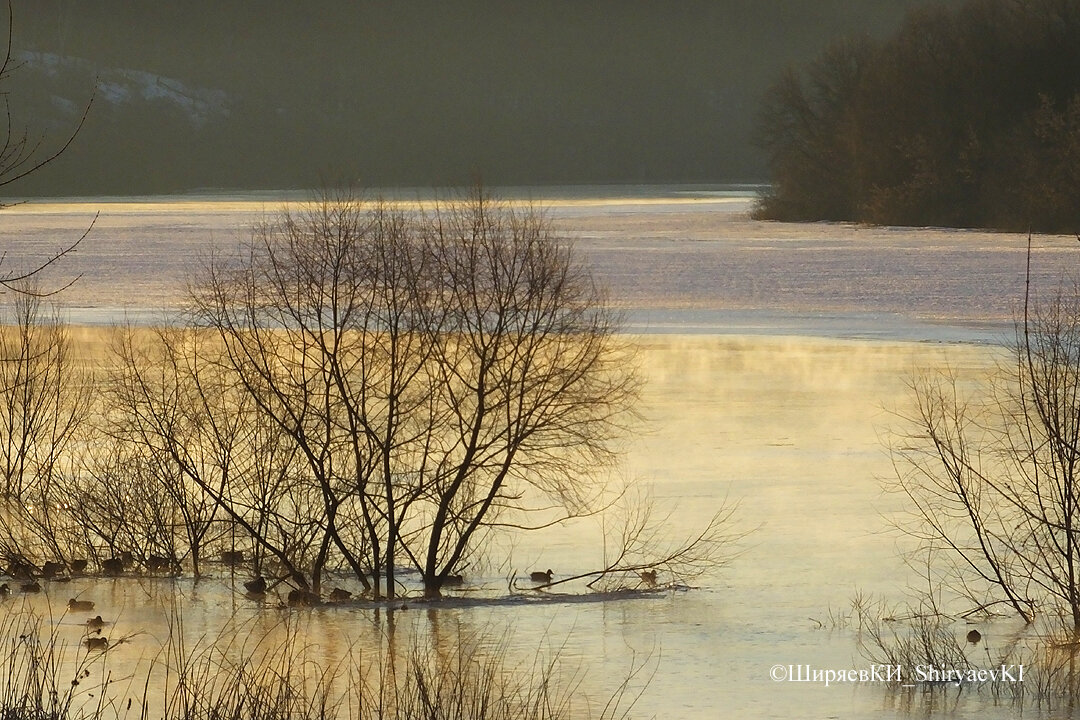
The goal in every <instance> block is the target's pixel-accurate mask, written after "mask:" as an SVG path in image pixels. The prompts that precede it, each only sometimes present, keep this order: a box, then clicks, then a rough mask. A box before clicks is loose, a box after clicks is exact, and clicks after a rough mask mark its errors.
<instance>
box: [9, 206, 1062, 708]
mask: <svg viewBox="0 0 1080 720" xmlns="http://www.w3.org/2000/svg"><path fill="white" fill-rule="evenodd" d="M280 199H281V198H280V196H278V197H268V196H247V197H244V196H234V197H198V198H184V199H177V198H163V199H149V200H140V201H138V202H131V203H127V202H112V201H110V202H91V201H86V202H77V203H56V204H46V203H37V202H34V203H27V204H25V205H21V206H18V207H15V208H11V209H9V210H6V211H5V213H6V221H7V222H6V223H5V224H4V226H3V228H2V230H3V233H2V238H0V242H2V243H3V245H4V247H6V248H7V249H8V256H7V259H6V260H5V262H6V263H10V265H9V267H13V268H15V267H20V266H22V265H24V264H30V263H32V262H34V261H35V259H37V258H41V257H43V256H45V255H47V254H48V253H49V252H50V251H53V250H55V249H57V248H58V247H59V246H61V245H62V244H63V243H64V241H65V239H67V238H70V239H74V238H76V237H78V235H79V234H81V232H83V230H85V228H86V227H87V225H88V224H89V221H90V219H91V218H92V217H93V215H94V213H95V212H97V211H99V210H100V212H101V215H100V217H99V219H98V220H97V223H96V225H95V227H94V230H93V232H92V233H91V234H90V236H89V237H88V238H87V239H86V240H85V241H84V243H83V244H82V245H81V246H80V247H79V249H78V251H77V252H76V253H75V254H74V255H73V256H72V257H71V258H69V259H68V260H65V262H64V263H63V265H62V267H60V268H58V269H57V271H56V272H51V274H50V277H49V278H47V279H45V282H52V281H56V282H59V281H60V280H62V279H63V278H65V277H67V278H70V277H71V276H72V275H76V274H81V276H82V277H81V279H80V280H79V281H78V282H77V283H76V284H75V285H74V286H73V287H72V288H70V289H69V290H67V291H65V292H64V294H63V296H62V302H63V305H64V307H65V312H66V313H67V314H68V316H69V317H70V318H71V320H72V321H73V322H75V323H89V324H91V325H106V324H109V323H116V322H120V321H123V320H124V319H134V320H136V321H139V322H149V321H152V320H153V319H154V318H155V317H160V314H161V313H165V314H170V313H173V312H175V311H176V310H177V309H178V308H179V307H180V306H181V305H182V300H183V296H184V281H185V277H186V273H187V272H188V271H189V270H190V269H191V268H192V267H193V266H194V265H195V264H196V263H197V258H198V256H199V255H200V254H204V253H207V252H209V251H210V250H211V248H214V247H219V248H222V249H224V251H226V252H228V251H229V250H231V249H232V248H235V247H236V246H237V243H238V242H239V241H240V240H241V239H242V238H243V237H245V235H246V233H247V228H248V226H249V225H250V224H251V223H252V222H253V221H255V220H257V219H259V218H260V217H263V216H264V215H265V214H267V213H272V212H273V211H274V210H275V208H276V207H277V206H278V204H279V201H280ZM534 199H535V198H534ZM402 201H403V202H404V201H410V199H409V198H404V199H403V200H402ZM541 201H542V202H541V204H542V205H543V207H544V208H546V212H547V213H548V214H549V215H550V217H551V219H552V221H553V222H554V223H555V224H556V226H557V227H558V228H560V230H561V231H563V232H565V233H566V234H567V235H569V236H571V237H573V238H575V239H576V243H577V247H578V249H579V250H580V251H581V252H582V254H583V256H584V258H585V260H586V262H587V263H588V264H589V266H590V268H591V269H592V271H593V272H594V274H595V275H596V276H597V277H598V279H599V280H600V281H601V282H602V283H604V284H605V285H606V286H607V287H608V288H609V290H610V293H611V297H612V299H613V300H614V301H615V303H616V304H617V305H618V306H620V307H621V308H623V309H624V310H625V312H626V317H627V332H629V333H632V334H634V335H636V336H637V337H636V338H635V342H636V343H638V344H639V346H640V350H641V364H642V373H643V375H644V376H645V379H646V385H645V387H644V391H643V397H642V400H641V405H640V411H641V414H642V420H641V423H640V426H639V427H637V428H635V431H634V433H633V437H632V438H631V439H630V440H629V441H628V442H627V445H626V450H627V454H626V458H625V462H624V465H623V467H622V468H620V470H619V472H621V473H623V474H624V475H625V476H626V477H628V478H634V479H636V480H637V481H639V482H641V483H642V484H643V485H645V486H647V487H649V488H650V490H651V493H652V495H653V497H654V498H655V499H656V501H657V503H658V505H659V506H660V507H661V508H663V509H665V510H668V511H670V512H672V518H673V532H679V531H684V530H685V529H686V528H692V527H695V526H700V525H701V524H703V523H704V522H706V521H707V520H708V518H709V517H710V516H711V515H712V513H713V512H714V511H715V510H716V509H717V508H718V507H719V506H720V504H721V503H722V502H723V501H724V499H725V498H731V499H735V500H738V501H739V502H740V503H741V507H740V510H739V513H738V515H737V517H738V522H739V524H740V525H741V526H742V527H744V528H746V529H750V528H757V529H756V531H755V532H754V533H753V534H752V535H751V536H750V537H749V538H748V539H747V540H746V541H745V543H744V545H743V547H742V548H741V549H742V554H741V556H739V557H738V558H737V559H736V560H735V561H733V562H732V563H731V564H730V565H729V566H728V567H724V568H721V569H718V570H717V571H715V572H712V573H709V574H708V575H706V576H705V577H703V578H702V579H701V580H700V582H699V585H700V587H698V588H697V589H694V590H691V591H688V592H673V593H671V594H669V595H664V596H663V597H660V598H655V599H648V600H613V601H608V602H602V603H591V604H572V603H566V604H550V605H543V606H522V605H515V606H492V607H471V608H454V609H445V610H428V609H421V608H419V607H411V608H410V609H408V610H404V611H396V613H395V617H396V622H397V623H398V627H399V628H402V629H403V632H402V637H403V638H404V637H408V636H409V635H410V634H418V635H420V636H421V637H425V638H428V639H429V640H430V639H431V638H433V637H434V638H436V640H437V641H438V642H452V641H453V637H454V633H457V632H462V633H482V632H491V631H492V630H493V629H494V631H495V632H497V633H500V634H501V633H507V638H508V643H509V646H510V648H511V650H512V652H513V653H515V654H517V656H518V657H521V658H529V657H532V655H533V654H534V653H535V652H536V650H537V649H538V648H547V649H553V648H557V649H558V652H559V653H560V654H561V655H562V657H564V658H565V659H569V660H570V661H571V662H573V663H580V666H581V667H582V668H584V669H585V670H586V671H587V675H586V679H585V681H584V683H583V686H582V687H583V689H584V690H585V691H586V692H587V693H589V694H590V695H592V696H595V697H600V696H602V695H603V694H604V693H605V692H608V691H610V690H611V689H612V688H611V686H610V682H611V679H612V678H616V677H621V676H622V675H623V674H625V672H626V671H627V670H628V669H629V667H631V666H632V664H633V663H634V662H640V660H641V659H642V658H645V657H651V658H654V659H655V662H656V669H655V674H653V675H652V678H651V681H650V682H649V686H648V687H647V688H646V690H645V692H644V695H643V696H642V698H641V700H640V703H639V705H638V708H637V709H636V711H635V713H634V716H635V717H650V716H653V715H655V716H656V717H661V718H667V717H687V718H691V717H693V718H714V717H777V718H790V717H804V716H807V715H813V716H841V717H843V716H851V717H863V716H867V715H869V714H871V713H873V714H875V716H885V717H907V716H908V715H907V714H906V710H905V708H904V702H903V701H902V699H901V698H898V697H897V696H892V695H889V694H887V692H886V690H885V689H884V688H883V687H881V686H879V685H874V684H867V685H861V686H854V685H850V684H849V685H841V686H836V687H830V688H824V687H820V686H816V685H813V686H811V685H800V684H798V683H776V682H773V681H772V680H771V679H770V677H769V670H770V668H771V667H772V666H773V665H775V664H778V663H779V664H784V665H787V664H812V665H814V666H817V667H836V668H848V667H856V668H858V667H862V666H864V665H866V664H867V663H865V662H864V661H863V660H861V659H860V657H859V656H858V652H857V648H856V646H855V642H854V639H853V636H852V633H851V632H847V631H842V630H829V629H818V628H817V626H816V625H815V623H814V621H813V620H812V619H811V618H818V619H820V618H823V617H825V616H826V614H827V613H828V612H829V610H830V609H831V608H832V609H835V608H841V607H844V606H846V605H847V604H848V602H849V600H850V598H851V596H852V594H853V593H854V592H855V591H856V590H863V591H865V592H871V593H880V594H882V595H885V596H888V597H892V598H894V599H902V597H903V593H904V589H905V587H906V585H907V583H908V582H909V581H910V577H911V576H910V572H909V571H908V570H907V568H906V567H905V566H904V564H903V562H902V560H901V559H900V557H899V551H900V550H902V549H903V541H902V540H901V539H899V538H898V537H897V536H895V535H894V534H891V533H890V532H889V519H890V518H892V517H894V516H895V515H896V513H898V512H900V511H901V510H902V507H901V506H900V504H899V501H898V500H897V499H896V498H895V497H892V496H889V495H886V494H884V493H883V492H882V490H881V482H882V480H884V479H887V478H888V477H890V476H891V474H892V473H893V472H894V469H893V467H892V464H891V460H890V458H889V455H888V452H887V447H886V440H887V437H888V432H889V430H890V428H895V427H898V426H900V425H902V420H901V419H900V417H899V415H898V413H900V414H902V413H903V412H904V411H905V409H906V408H908V407H909V405H908V403H909V402H910V391H909V389H908V386H907V379H908V378H909V377H910V373H911V372H912V371H913V370H914V369H915V368H918V367H942V366H944V365H946V364H948V365H949V366H950V367H952V368H954V369H955V370H956V371H957V372H959V373H960V374H961V375H962V376H967V377H977V376H978V375H979V374H980V373H982V372H985V371H986V370H987V369H989V368H990V367H992V366H993V364H994V362H995V361H996V360H997V359H998V358H999V357H1000V355H999V353H1000V350H998V349H997V347H996V343H997V342H999V341H1000V340H1002V339H1005V338H1007V337H1008V335H1009V333H1010V332H1011V323H1012V319H1013V317H1014V311H1015V307H1016V304H1017V302H1018V299H1019V298H1020V297H1021V293H1022V291H1023V278H1024V262H1025V249H1026V237H1021V236H1017V235H1009V234H999V233H980V232H966V231H944V230H935V229H903V228H866V227H857V226H851V225H839V224H812V225H779V224H774V223H760V222H754V221H751V220H750V219H749V217H748V211H749V208H750V203H751V200H750V199H749V198H748V197H747V196H746V195H745V194H739V193H735V194H731V193H729V192H728V191H726V190H725V189H723V188H695V189H692V190H686V189H680V188H673V189H655V190H653V191H651V192H649V193H625V194H623V195H616V194H612V193H594V194H589V193H588V192H583V191H580V190H577V191H570V190H555V191H549V192H547V193H546V194H544V196H543V197H542V198H541ZM1077 252H1080V249H1078V247H1077V245H1076V241H1075V239H1073V238H1058V237H1037V238H1035V239H1034V254H1033V268H1034V271H1035V272H1034V276H1035V279H1036V282H1035V285H1036V287H1037V288H1039V289H1040V291H1046V292H1050V291H1052V289H1053V288H1055V287H1056V286H1057V283H1058V282H1059V268H1060V267H1062V266H1065V265H1067V264H1069V263H1072V262H1074V258H1075V255H1074V253H1077ZM102 332H105V331H104V330H101V331H100V332H99V329H98V328H89V329H85V330H79V333H81V334H80V335H79V337H81V338H82V339H83V340H84V341H98V342H103V340H101V333H102ZM598 532H599V530H598V528H597V527H596V525H595V524H589V523H581V524H578V525H575V526H573V527H571V528H570V529H557V530H553V531H550V532H547V533H545V534H541V535H537V536H531V537H527V538H523V539H520V540H519V541H518V542H517V543H516V544H513V545H512V549H511V550H510V551H509V552H504V554H503V556H501V557H492V558H490V561H489V562H488V563H487V564H486V565H484V566H483V567H482V568H481V567H478V568H477V570H476V571H475V573H474V574H473V575H472V576H471V577H470V578H469V580H470V583H471V584H472V586H473V590H471V591H470V592H475V593H481V594H483V593H487V594H491V595H498V594H500V593H503V592H504V591H505V589H506V583H507V576H508V574H509V573H510V572H511V571H513V570H516V571H518V573H519V575H520V573H521V572H523V571H526V572H527V571H528V570H530V569H537V568H548V567H551V568H552V569H553V570H554V571H555V573H556V575H557V576H564V577H565V576H569V575H571V574H574V573H575V572H579V571H583V570H586V569H589V568H591V567H593V566H595V565H596V564H598V560H599V559H600V557H601V553H602V548H600V547H598V544H597V542H596V538H597V537H598ZM500 547H503V546H502V545H500ZM507 547H511V546H509V545H508V546H507ZM583 548H584V550H583ZM76 593H81V594H82V595H81V597H85V598H86V599H90V600H95V601H96V602H97V603H98V606H99V607H100V609H101V610H102V612H103V613H106V614H110V613H111V614H112V615H115V616H117V617H118V618H119V619H118V620H117V626H116V630H115V632H116V633H117V634H130V635H132V637H131V640H130V642H126V643H124V644H123V645H121V646H119V647H118V648H116V649H115V650H110V652H109V657H108V662H109V663H116V664H117V665H118V666H119V665H120V664H123V663H128V662H132V663H133V662H135V661H137V660H139V659H140V658H143V659H145V658H147V657H150V656H152V655H153V653H154V652H155V647H156V645H155V643H160V640H161V637H162V626H161V625H160V618H162V617H163V616H164V614H165V612H166V610H167V609H168V607H169V606H170V605H171V603H172V602H173V598H174V597H176V598H178V600H176V602H177V603H178V604H179V605H180V606H181V608H182V609H183V612H184V618H185V632H188V633H189V634H190V635H191V636H192V637H193V638H197V637H201V636H206V635H212V634H213V633H215V632H217V628H219V627H220V626H221V624H222V623H224V622H225V621H226V619H227V618H229V617H230V616H231V615H233V614H238V617H239V618H241V619H244V618H250V619H251V620H252V622H253V623H256V624H260V623H266V624H272V623H274V622H278V621H280V620H281V619H282V616H284V615H288V616H290V617H294V616H297V615H302V617H299V618H297V619H296V622H299V623H302V624H303V625H304V627H305V632H307V633H308V634H309V637H310V639H311V641H312V642H313V643H316V644H318V645H320V646H322V647H324V650H325V652H327V653H328V654H333V653H335V652H342V651H344V650H346V649H349V648H353V649H355V648H357V647H365V648H368V650H369V651H377V650H379V649H380V648H385V646H386V643H387V642H389V641H388V639H387V636H386V634H385V632H383V631H381V630H376V629H374V628H375V627H376V626H378V625H380V623H384V622H385V618H381V619H379V620H376V619H375V618H373V616H372V611H371V610H362V609H320V610H315V611H311V612H310V613H309V614H299V613H288V612H287V611H278V610H270V611H266V610H265V609H262V608H261V607H260V606H258V605H255V604H253V603H251V602H250V601H248V600H246V599H244V598H240V597H238V596H236V595H235V594H234V593H233V592H232V591H231V590H230V584H229V579H228V578H227V577H222V578H219V579H217V580H210V581H208V582H205V583H200V584H199V585H198V586H195V585H194V584H193V583H192V582H191V581H190V580H184V579H181V580H178V581H146V582H144V583H141V584H129V583H121V582H114V581H89V580H77V581H74V582H73V583H72V585H71V586H70V587H67V588H63V589H61V590H59V591H57V593H55V594H54V595H53V596H50V597H47V598H46V597H42V598H36V599H34V600H32V601H31V602H33V603H36V604H39V605H43V604H44V603H50V604H51V605H52V606H54V607H55V608H59V607H61V606H62V605H63V603H64V602H66V599H67V597H69V596H71V595H74V594H76ZM381 627H385V625H384V624H383V625H381ZM69 629H70V630H71V632H72V633H76V632H78V631H79V630H78V628H77V627H76V626H75V625H74V624H72V626H71V627H70V628H69ZM957 632H958V633H960V634H962V633H963V632H966V628H965V627H964V626H963V625H962V624H961V625H958V626H957ZM440 633H441V634H442V636H441V637H442V639H441V640H440V639H439V637H438V636H439V635H440ZM1006 639H1007V638H1006V629H1005V628H1002V629H1001V631H1000V632H999V633H998V634H997V635H995V633H994V632H993V631H992V630H988V631H987V633H986V642H987V645H988V647H990V648H998V647H1001V646H1002V645H1003V643H1004V642H1006ZM957 703H958V704H957V706H956V714H954V715H953V716H971V717H974V716H978V717H1002V718H1004V717H1011V716H1012V715H1013V712H1012V711H1011V709H1010V708H1009V707H1001V708H994V707H992V702H991V698H989V697H981V696H978V695H975V694H967V695H964V696H963V697H962V698H960V699H959V700H958V701H957ZM1032 717H1039V715H1038V714H1033V715H1032Z"/></svg>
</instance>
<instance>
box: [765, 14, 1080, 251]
mask: <svg viewBox="0 0 1080 720" xmlns="http://www.w3.org/2000/svg"><path fill="white" fill-rule="evenodd" d="M758 133H759V140H760V141H761V144H762V146H763V147H764V148H765V149H766V150H767V152H768V158H769V160H768V161H769V168H770V175H771V180H772V189H771V191H770V192H769V194H767V195H766V196H765V197H764V198H763V199H762V202H761V204H760V206H759V208H758V215H759V216H760V217H763V218H771V219H779V220H852V221H858V222H868V223H878V224H888V225H915V226H922V225H935V226H945V227H987V228H999V229H1009V230H1021V231H1023V230H1027V229H1029V228H1030V229H1033V230H1036V231H1050V232H1068V233H1073V232H1080V2H1078V1H1077V0H973V1H971V2H967V3H965V4H963V5H962V6H959V7H956V6H953V7H952V8H951V9H950V8H945V7H936V8H929V7H922V8H918V9H914V10H912V11H911V12H910V13H909V14H908V16H907V18H906V19H905V20H904V22H903V25H902V27H901V28H900V29H899V31H898V32H897V33H896V34H895V35H894V36H893V37H891V38H888V39H886V40H883V41H876V40H873V39H871V38H868V37H867V36H865V35H856V36H852V37H849V38H848V39H845V40H840V41H837V42H834V43H832V44H830V45H829V46H828V48H827V49H826V50H825V51H824V52H823V53H821V54H820V55H819V56H818V57H817V59H815V60H813V61H811V62H809V63H808V64H806V65H804V66H803V67H801V68H799V69H792V70H789V71H788V72H787V73H786V74H784V75H783V76H782V78H781V79H780V80H779V82H777V83H776V84H774V85H773V86H772V88H771V89H770V90H769V91H768V93H767V96H766V100H765V102H764V107H763V110H762V112H761V114H760V116H759V128H758Z"/></svg>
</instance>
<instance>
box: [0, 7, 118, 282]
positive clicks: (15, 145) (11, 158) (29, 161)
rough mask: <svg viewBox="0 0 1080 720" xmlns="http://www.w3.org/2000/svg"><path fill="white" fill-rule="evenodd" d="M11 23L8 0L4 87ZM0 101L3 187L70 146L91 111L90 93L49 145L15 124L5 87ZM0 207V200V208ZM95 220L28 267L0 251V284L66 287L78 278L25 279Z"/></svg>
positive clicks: (1, 69)
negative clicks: (56, 281)
mask: <svg viewBox="0 0 1080 720" xmlns="http://www.w3.org/2000/svg"><path fill="white" fill-rule="evenodd" d="M14 27H15V22H14V11H13V9H12V3H11V0H8V2H7V37H6V39H5V43H4V56H3V60H2V62H0V88H2V87H6V85H7V83H8V82H9V81H10V79H11V75H12V73H14V72H15V71H16V70H17V67H18V66H17V65H16V64H15V63H14V62H13V60H12V49H13V45H12V33H13V30H14ZM0 105H2V108H0V113H2V114H3V118H2V119H0V188H6V187H7V186H9V185H11V184H13V183H16V182H18V181H19V180H22V179H23V178H25V177H27V176H28V175H31V174H33V173H35V172H37V171H38V170H41V169H42V168H43V167H45V166H46V165H48V164H49V163H51V162H53V161H54V160H56V159H57V158H59V157H60V156H61V155H62V154H63V153H64V152H65V151H66V150H67V149H68V148H69V147H70V146H71V143H72V142H74V141H75V137H76V136H77V135H78V134H79V131H81V130H82V128H83V125H84V124H85V123H86V118H87V117H88V116H89V114H90V108H91V106H92V105H93V95H91V97H90V100H89V101H87V103H86V106H85V107H84V108H83V112H82V115H81V117H80V118H79V120H78V122H77V123H76V124H75V127H74V128H73V129H72V131H71V132H70V133H69V134H68V135H67V137H66V138H65V139H64V140H63V141H62V142H60V143H59V144H58V145H56V146H54V147H52V148H49V147H48V146H46V143H45V139H46V138H45V135H44V134H35V133H33V132H32V131H31V130H30V129H28V128H26V127H21V126H19V125H17V124H16V122H15V119H14V115H13V114H12V110H11V103H10V97H9V95H8V92H7V91H6V90H0ZM2 207H3V204H0V208H2ZM96 220H97V218H96V216H95V218H94V221H92V222H91V223H90V227H88V228H87V230H86V232H84V233H83V234H82V236H80V237H79V238H78V239H76V240H75V242H73V243H70V244H67V245H65V246H64V247H62V248H60V249H59V250H57V251H56V252H54V253H53V254H52V255H50V256H49V257H47V258H46V259H45V260H44V261H42V262H40V263H38V264H37V265H35V266H33V267H31V268H26V269H18V270H8V269H4V260H5V255H3V254H0V287H3V288H4V289H6V290H9V291H11V292H14V293H16V294H22V293H27V292H34V293H36V294H39V295H51V294H55V293H58V292H60V291H61V290H63V289H65V288H66V287H69V286H70V285H71V284H72V283H73V282H75V280H77V279H78V278H75V279H72V280H70V281H69V282H67V283H66V284H64V285H63V286H60V287H56V288H51V289H49V290H47V291H42V290H41V289H40V288H39V287H37V286H32V285H28V284H27V281H29V280H30V279H31V278H34V277H37V276H39V274H40V273H42V272H43V271H44V270H45V269H46V268H48V267H50V266H51V265H53V264H54V263H56V262H57V261H59V260H60V259H61V258H63V257H65V256H67V255H69V254H71V253H73V252H75V250H76V248H78V246H79V244H80V243H82V241H83V240H84V239H86V237H87V235H89V233H90V231H91V230H92V229H93V227H94V222H96Z"/></svg>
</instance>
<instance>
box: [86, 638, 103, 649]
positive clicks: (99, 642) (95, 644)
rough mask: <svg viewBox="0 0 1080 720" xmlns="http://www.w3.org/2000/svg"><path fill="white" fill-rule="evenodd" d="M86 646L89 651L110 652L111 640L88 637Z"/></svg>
mask: <svg viewBox="0 0 1080 720" xmlns="http://www.w3.org/2000/svg"><path fill="white" fill-rule="evenodd" d="M83 642H84V643H85V644H86V649H87V650H108V649H109V638H104V637H88V638H86V640H84V641H83Z"/></svg>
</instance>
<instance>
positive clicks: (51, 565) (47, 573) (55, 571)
mask: <svg viewBox="0 0 1080 720" xmlns="http://www.w3.org/2000/svg"><path fill="white" fill-rule="evenodd" d="M64 569H65V565H64V563H62V562H53V561H52V560H46V561H45V564H44V565H42V567H41V575H42V577H46V578H52V577H56V576H57V575H59V574H60V573H62V572H64Z"/></svg>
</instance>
